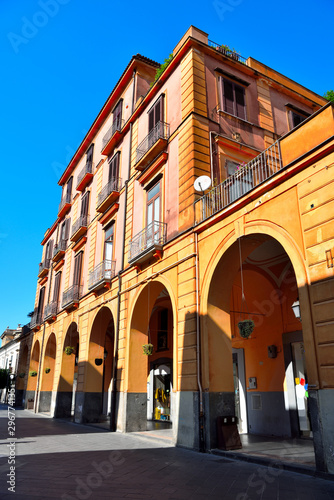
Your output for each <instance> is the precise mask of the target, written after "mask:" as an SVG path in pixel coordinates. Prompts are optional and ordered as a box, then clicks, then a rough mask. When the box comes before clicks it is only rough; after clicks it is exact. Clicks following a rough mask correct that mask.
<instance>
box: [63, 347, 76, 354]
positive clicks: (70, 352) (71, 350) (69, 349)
mask: <svg viewBox="0 0 334 500" xmlns="http://www.w3.org/2000/svg"><path fill="white" fill-rule="evenodd" d="M74 351H75V349H74V347H72V346H70V345H68V346H66V347H65V354H67V355H68V356H70V355H71V354H73V353H74Z"/></svg>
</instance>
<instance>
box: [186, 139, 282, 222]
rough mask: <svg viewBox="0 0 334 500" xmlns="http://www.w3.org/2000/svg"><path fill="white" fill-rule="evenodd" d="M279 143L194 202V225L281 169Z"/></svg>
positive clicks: (240, 167) (275, 143)
mask: <svg viewBox="0 0 334 500" xmlns="http://www.w3.org/2000/svg"><path fill="white" fill-rule="evenodd" d="M282 166H283V165H282V160H281V151H280V144H279V141H276V142H274V144H272V145H271V146H269V148H267V149H265V150H264V151H263V152H262V153H261V154H260V155H258V156H257V157H256V158H253V160H251V161H250V162H248V163H247V164H244V165H239V167H238V169H237V171H236V172H235V173H234V174H233V175H231V176H230V177H228V178H227V179H226V180H225V181H224V182H222V183H221V184H219V185H218V186H215V187H214V188H213V189H211V191H209V192H208V193H207V194H205V195H204V196H202V197H201V198H199V199H198V200H197V201H196V202H195V215H196V223H197V224H199V223H200V222H202V221H204V220H206V219H207V218H208V217H211V215H214V214H216V213H217V212H220V211H221V210H223V209H224V208H225V207H227V206H228V205H230V204H231V203H233V202H235V201H236V200H238V199H239V198H241V197H242V196H244V195H245V194H246V193H248V192H249V191H251V190H252V189H254V188H255V187H257V186H259V185H260V184H262V183H263V182H265V181H266V180H267V179H269V178H270V177H271V176H273V175H274V174H276V172H278V171H279V170H281V169H282Z"/></svg>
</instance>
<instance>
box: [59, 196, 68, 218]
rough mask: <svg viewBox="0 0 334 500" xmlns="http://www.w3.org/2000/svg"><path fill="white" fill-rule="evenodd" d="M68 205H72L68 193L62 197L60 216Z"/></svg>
mask: <svg viewBox="0 0 334 500" xmlns="http://www.w3.org/2000/svg"><path fill="white" fill-rule="evenodd" d="M68 205H71V194H70V193H66V194H65V196H63V197H62V199H61V202H60V203H59V208H58V215H59V214H61V213H62V212H63V211H64V209H65V207H66V206H68Z"/></svg>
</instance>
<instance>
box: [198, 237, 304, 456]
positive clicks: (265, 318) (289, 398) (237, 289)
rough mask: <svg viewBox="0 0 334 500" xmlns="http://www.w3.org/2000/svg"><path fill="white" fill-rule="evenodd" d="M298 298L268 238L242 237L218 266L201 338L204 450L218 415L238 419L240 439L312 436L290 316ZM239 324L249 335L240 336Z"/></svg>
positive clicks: (297, 326) (299, 337)
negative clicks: (248, 325) (206, 422)
mask: <svg viewBox="0 0 334 500" xmlns="http://www.w3.org/2000/svg"><path fill="white" fill-rule="evenodd" d="M298 295H299V291H298V286H297V281H296V276H295V272H294V269H293V266H292V263H291V260H290V258H289V256H288V254H287V253H286V251H285V250H284V248H283V247H282V245H281V244H280V243H279V242H278V241H277V240H275V239H274V238H272V237H270V236H267V235H263V234H253V235H248V236H243V237H241V238H240V239H239V240H237V241H236V242H235V243H234V244H232V245H231V246H230V247H229V248H228V249H227V250H226V251H225V253H224V254H223V255H222V256H221V258H220V260H219V261H218V263H217V265H216V267H215V270H214V272H213V274H212V279H211V282H210V286H209V293H208V298H207V315H206V317H205V318H204V332H203V333H204V336H205V337H206V338H204V342H205V340H206V341H207V352H206V354H207V356H206V357H205V360H204V374H205V375H204V376H205V377H206V383H207V384H208V386H209V388H210V389H209V395H208V398H209V401H208V407H209V408H210V430H209V435H208V436H207V439H208V440H209V442H210V445H211V447H213V446H216V445H217V441H216V440H217V437H216V436H217V434H216V420H217V417H218V416H222V415H237V417H238V419H239V424H238V428H239V432H240V433H248V434H256V435H264V436H279V437H298V436H300V435H303V436H306V437H311V436H312V430H311V426H310V420H309V418H308V404H307V391H305V384H307V369H306V367H307V363H306V360H305V347H304V342H303V332H302V323H301V321H300V320H299V319H297V318H296V317H295V315H294V313H293V310H292V304H293V303H294V302H295V301H296V300H297V299H298ZM301 312H303V311H301ZM246 319H247V320H248V319H249V320H252V321H253V326H254V329H253V331H252V333H251V334H250V335H249V336H247V335H246V333H245V332H243V331H242V330H240V328H241V327H242V322H244V321H245V320H246ZM239 326H240V328H239Z"/></svg>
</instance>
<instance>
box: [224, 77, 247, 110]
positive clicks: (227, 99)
mask: <svg viewBox="0 0 334 500" xmlns="http://www.w3.org/2000/svg"><path fill="white" fill-rule="evenodd" d="M219 82H220V95H221V107H222V109H223V111H225V112H226V113H229V114H231V115H234V116H237V117H238V118H242V119H243V120H246V119H247V117H246V99H245V88H244V87H242V86H241V85H238V84H237V83H235V82H233V81H232V80H227V79H226V78H223V77H221V76H220V77H219Z"/></svg>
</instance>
